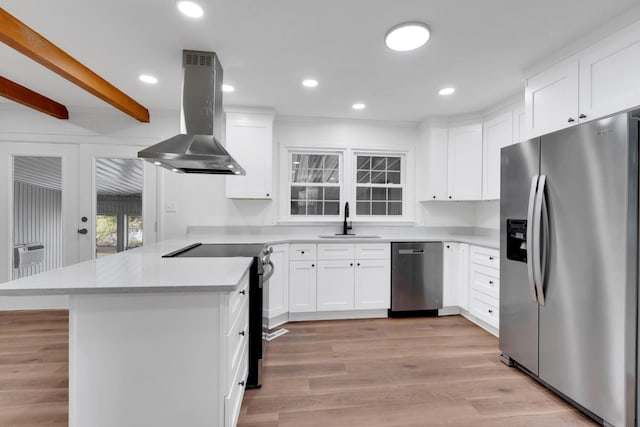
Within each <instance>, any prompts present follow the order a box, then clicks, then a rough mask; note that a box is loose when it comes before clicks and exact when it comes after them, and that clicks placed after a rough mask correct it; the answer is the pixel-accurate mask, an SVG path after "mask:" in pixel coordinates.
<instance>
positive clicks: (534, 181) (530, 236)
mask: <svg viewBox="0 0 640 427" xmlns="http://www.w3.org/2000/svg"><path fill="white" fill-rule="evenodd" d="M538 178H540V176H539V175H535V176H534V177H533V178H531V189H530V190H529V208H528V209H527V275H528V276H529V291H530V292H531V299H532V300H533V301H534V302H538V296H537V292H536V283H535V281H534V277H533V258H534V257H533V243H534V242H533V234H534V229H533V210H534V206H535V201H536V190H537V189H538Z"/></svg>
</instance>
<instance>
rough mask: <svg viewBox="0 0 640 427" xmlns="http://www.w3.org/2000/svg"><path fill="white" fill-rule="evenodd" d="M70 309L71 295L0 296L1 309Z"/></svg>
mask: <svg viewBox="0 0 640 427" xmlns="http://www.w3.org/2000/svg"><path fill="white" fill-rule="evenodd" d="M68 309H69V297H68V296H67V295H37V296H15V297H0V311H14V310H68Z"/></svg>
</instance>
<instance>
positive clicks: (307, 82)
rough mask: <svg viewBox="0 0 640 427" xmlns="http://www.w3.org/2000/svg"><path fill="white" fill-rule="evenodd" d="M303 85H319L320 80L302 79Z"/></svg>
mask: <svg viewBox="0 0 640 427" xmlns="http://www.w3.org/2000/svg"><path fill="white" fill-rule="evenodd" d="M302 86H304V87H316V86H318V81H317V80H314V79H305V80H303V81H302Z"/></svg>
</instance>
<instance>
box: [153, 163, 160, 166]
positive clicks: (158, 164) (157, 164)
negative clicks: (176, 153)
mask: <svg viewBox="0 0 640 427" xmlns="http://www.w3.org/2000/svg"><path fill="white" fill-rule="evenodd" d="M153 164H154V165H156V166H162V163H161V162H153Z"/></svg>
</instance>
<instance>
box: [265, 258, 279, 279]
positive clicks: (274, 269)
mask: <svg viewBox="0 0 640 427" xmlns="http://www.w3.org/2000/svg"><path fill="white" fill-rule="evenodd" d="M269 266H270V267H271V268H270V269H269V272H268V273H266V274H264V275H263V276H262V282H263V283H264V282H266V281H267V280H269V279H270V278H271V276H273V273H274V272H275V271H276V266H275V265H273V261H271V260H269Z"/></svg>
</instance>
